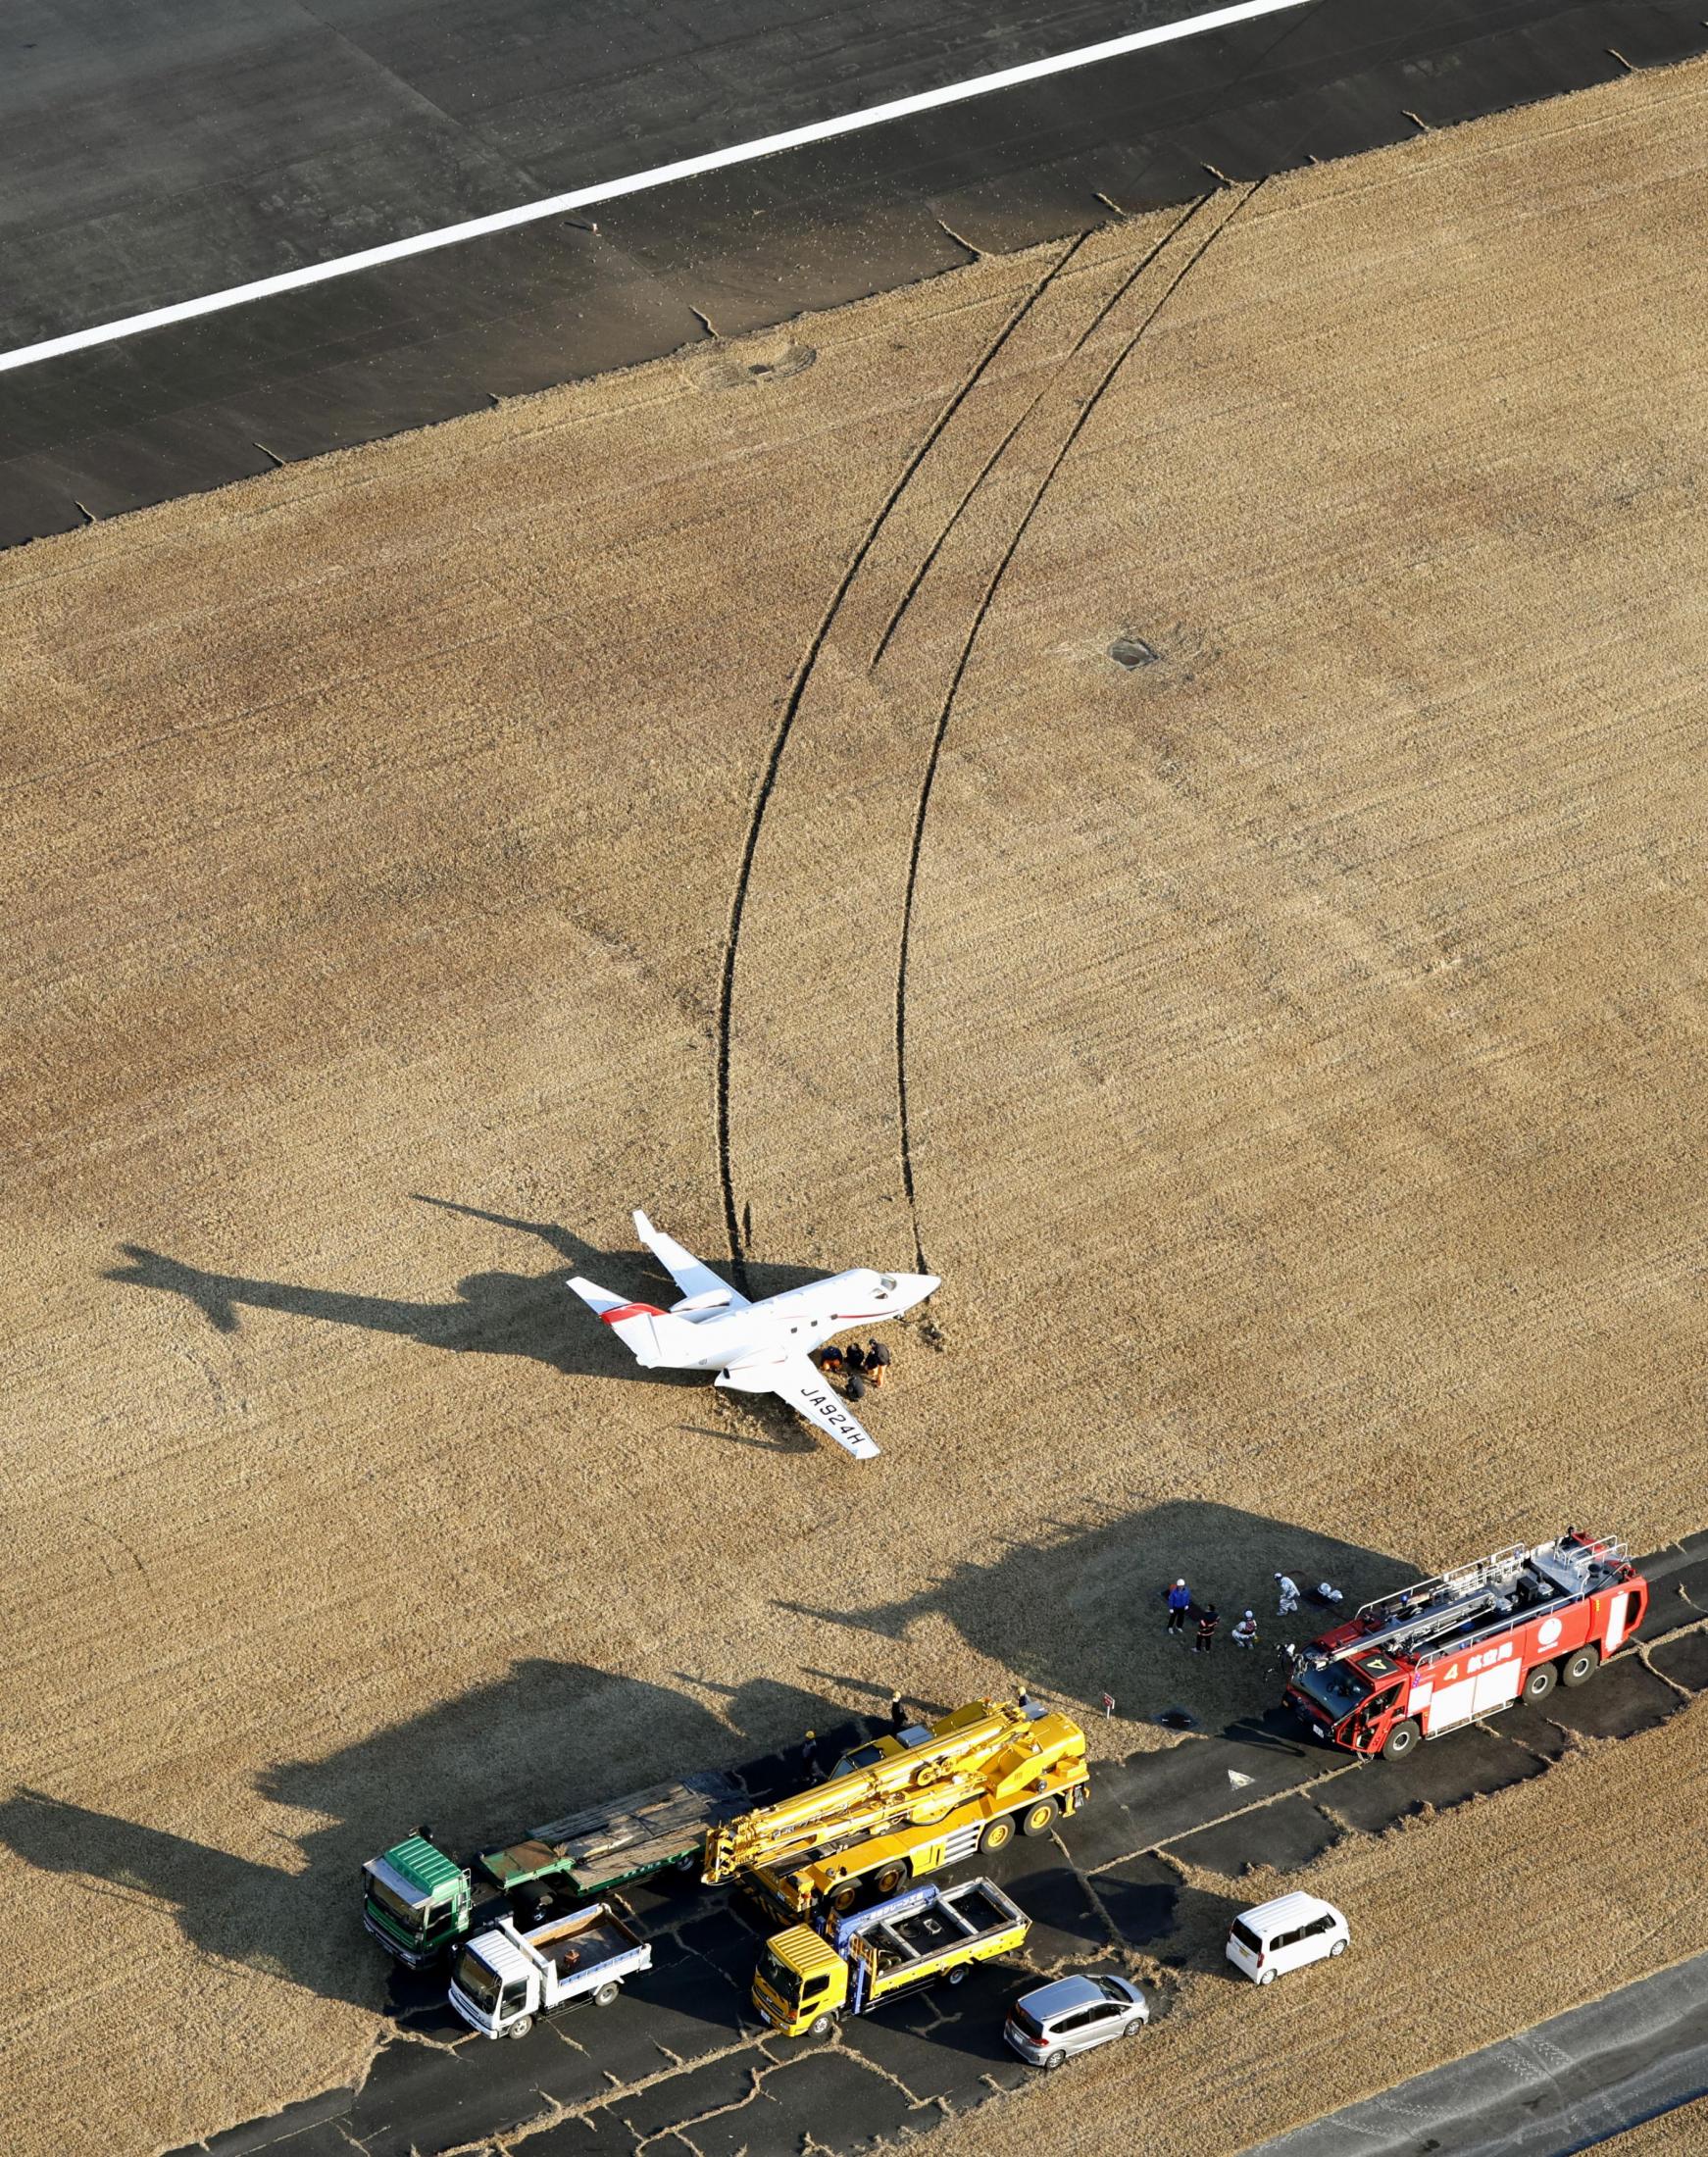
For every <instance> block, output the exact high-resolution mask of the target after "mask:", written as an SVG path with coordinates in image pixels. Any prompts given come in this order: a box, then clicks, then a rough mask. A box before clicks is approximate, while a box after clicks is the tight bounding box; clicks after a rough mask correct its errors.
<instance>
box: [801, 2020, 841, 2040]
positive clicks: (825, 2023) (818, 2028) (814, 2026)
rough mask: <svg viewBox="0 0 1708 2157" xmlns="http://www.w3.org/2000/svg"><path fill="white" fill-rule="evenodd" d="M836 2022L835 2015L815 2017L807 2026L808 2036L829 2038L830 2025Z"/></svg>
mask: <svg viewBox="0 0 1708 2157" xmlns="http://www.w3.org/2000/svg"><path fill="white" fill-rule="evenodd" d="M834 2020H835V2017H834V2016H833V2015H815V2016H814V2017H813V2019H812V2021H811V2022H810V2023H808V2025H807V2035H808V2036H809V2037H828V2036H829V2034H830V2025H831V2023H832V2022H834Z"/></svg>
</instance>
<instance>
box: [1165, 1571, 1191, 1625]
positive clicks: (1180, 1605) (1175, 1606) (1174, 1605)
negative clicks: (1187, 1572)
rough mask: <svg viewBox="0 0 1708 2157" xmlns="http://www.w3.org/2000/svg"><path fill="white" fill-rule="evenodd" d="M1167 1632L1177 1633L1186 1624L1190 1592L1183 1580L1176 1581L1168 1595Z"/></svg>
mask: <svg viewBox="0 0 1708 2157" xmlns="http://www.w3.org/2000/svg"><path fill="white" fill-rule="evenodd" d="M1168 1604H1169V1630H1170V1631H1171V1632H1173V1633H1177V1634H1178V1633H1179V1632H1180V1631H1181V1628H1182V1627H1183V1626H1184V1625H1185V1623H1186V1613H1187V1611H1189V1610H1190V1609H1191V1607H1192V1591H1191V1589H1190V1588H1189V1587H1188V1586H1187V1585H1186V1583H1185V1581H1184V1580H1177V1581H1176V1582H1175V1584H1174V1586H1173V1587H1172V1588H1170V1589H1169V1594H1168Z"/></svg>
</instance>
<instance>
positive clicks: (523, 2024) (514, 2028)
mask: <svg viewBox="0 0 1708 2157" xmlns="http://www.w3.org/2000/svg"><path fill="white" fill-rule="evenodd" d="M532 2028H533V2017H532V2016H531V2015H518V2016H517V2018H516V2020H515V2021H514V2022H513V2023H512V2024H511V2026H510V2028H509V2029H508V2030H507V2031H506V2032H504V2034H505V2035H506V2036H507V2037H526V2036H527V2033H528V2032H529V2031H530V2030H531V2029H532Z"/></svg>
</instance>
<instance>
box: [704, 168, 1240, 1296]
mask: <svg viewBox="0 0 1708 2157" xmlns="http://www.w3.org/2000/svg"><path fill="white" fill-rule="evenodd" d="M1254 191H1255V190H1254V189H1242V190H1239V191H1237V192H1234V191H1232V190H1230V191H1229V192H1228V193H1227V194H1216V195H1211V196H1207V197H1205V198H1202V199H1201V200H1200V201H1198V202H1196V203H1193V204H1191V205H1189V206H1188V207H1187V209H1186V210H1185V211H1184V212H1183V213H1182V212H1175V213H1172V214H1171V215H1170V217H1169V218H1168V220H1167V222H1166V225H1165V226H1163V228H1162V229H1161V231H1160V232H1159V233H1157V235H1156V236H1155V237H1154V239H1153V240H1152V242H1151V244H1150V245H1148V246H1144V247H1141V248H1140V249H1139V250H1138V252H1137V259H1136V261H1135V259H1134V254H1135V249H1134V235H1133V232H1132V228H1131V227H1130V226H1129V227H1127V228H1125V229H1123V230H1115V231H1104V232H1102V233H1099V234H1096V235H1082V236H1081V238H1080V240H1079V241H1077V242H1076V243H1075V244H1074V247H1073V249H1072V251H1071V255H1070V254H1064V255H1063V256H1062V257H1061V258H1059V260H1058V262H1057V263H1056V264H1055V265H1053V266H1052V270H1051V272H1049V273H1046V276H1045V277H1044V278H1043V279H1041V280H1039V282H1038V283H1037V284H1036V285H1035V286H1034V287H1033V289H1032V291H1031V292H1030V293H1029V295H1028V297H1027V300H1026V302H1025V303H1024V304H1023V307H1022V308H1021V309H1020V310H1017V312H1016V314H1015V315H1014V316H1013V317H1011V319H1010V323H1009V325H1008V326H1005V329H1004V331H1003V332H1002V334H1001V337H1000V339H999V340H998V346H996V347H993V348H992V351H991V353H990V354H989V355H987V356H986V357H983V358H981V360H980V365H979V367H978V368H977V369H976V370H975V373H974V375H973V376H969V378H968V381H967V383H966V385H965V386H964V388H963V390H962V391H961V392H959V393H958V394H957V397H956V399H955V400H953V402H952V409H949V410H946V412H945V414H944V415H943V416H942V417H941V418H940V420H939V423H938V424H936V425H935V426H933V428H932V430H931V433H930V434H929V436H928V438H927V440H926V442H925V443H923V444H922V445H921V448H920V449H919V450H918V451H916V452H915V454H914V456H913V457H912V458H911V459H910V460H909V462H908V465H907V467H906V468H905V470H904V472H903V474H902V476H901V477H900V478H899V479H898V480H897V482H896V484H895V486H894V487H893V488H892V489H891V490H890V493H889V495H888V496H887V497H886V499H885V501H884V503H883V505H882V507H881V509H880V511H879V516H878V518H877V519H876V520H875V521H874V523H873V525H872V526H871V527H869V528H868V531H867V533H866V534H865V535H864V536H863V538H862V541H861V543H860V546H859V548H858V549H857V550H856V554H855V557H854V558H853V559H852V560H851V561H850V564H849V566H848V569H847V570H846V571H845V572H844V575H843V577H842V579H841V581H840V582H839V584H838V586H837V589H836V591H835V592H834V594H833V595H832V598H831V602H830V605H829V608H828V609H827V611H826V616H825V619H824V621H823V622H822V624H821V626H820V629H819V631H818V633H817V634H816V635H815V637H814V640H813V642H812V644H811V646H810V647H809V649H808V652H807V655H806V657H805V659H804V660H803V662H802V666H801V668H800V670H799V671H798V673H797V675H796V677H795V681H794V683H793V685H792V686H791V690H790V693H789V697H788V700H787V702H786V704H785V708H784V714H783V724H782V725H781V726H780V727H779V734H778V737H777V739H776V740H775V741H774V744H773V751H772V756H771V759H770V761H769V763H768V765H767V768H766V772H765V775H764V779H763V783H762V787H761V793H760V797H759V799H758V800H757V801H756V805H755V814H754V819H753V823H752V827H751V829H750V833H749V846H748V849H747V851H746V853H745V855H744V858H743V863H742V870H741V875H740V878H739V881H738V888H737V897H736V904H735V906H734V907H733V908H732V912H731V932H730V936H729V941H728V947H727V952H726V967H725V978H724V1001H723V1008H722V1011H721V1024H720V1033H719V1130H718V1138H719V1161H720V1171H721V1176H722V1179H723V1184H724V1195H725V1208H726V1217H727V1225H728V1231H729V1237H730V1245H731V1252H732V1255H734V1256H735V1257H736V1258H737V1260H739V1259H740V1258H742V1257H745V1255H746V1254H747V1252H748V1251H749V1250H750V1249H751V1248H752V1247H753V1246H754V1244H755V1242H756V1241H758V1240H761V1239H763V1241H764V1243H765V1245H766V1247H767V1249H768V1250H770V1251H772V1252H774V1253H775V1254H776V1255H779V1256H781V1255H785V1254H786V1255H787V1256H789V1257H791V1258H796V1259H801V1260H806V1261H811V1260H815V1259H822V1260H825V1261H827V1262H830V1261H835V1262H840V1261H841V1260H843V1259H845V1257H846V1255H847V1248H852V1247H853V1244H854V1241H855V1239H856V1238H858V1240H859V1244H860V1248H861V1250H862V1251H863V1252H864V1253H866V1254H868V1255H870V1256H871V1257H872V1258H873V1259H874V1260H875V1261H879V1262H881V1260H882V1258H883V1256H884V1254H886V1253H890V1254H893V1253H895V1250H896V1245H897V1243H898V1241H900V1240H901V1238H902V1237H904V1236H905V1237H906V1238H907V1239H908V1240H909V1241H911V1243H912V1245H913V1248H914V1253H915V1257H916V1259H919V1260H921V1262H922V1263H923V1248H924V1239H923V1234H922V1232H921V1228H920V1223H919V1218H918V1205H917V1191H916V1183H915V1174H914V1170H915V1135H914V1131H913V1129H912V1127H911V1125H910V1123H909V1121H908V1104H907V1099H906V1078H905V1054H906V1035H907V1017H906V990H907V964H908V945H909V938H910V935H911V927H912V922H913V918H914V912H915V901H916V897H917V892H918V885H919V876H920V862H921V856H922V849H923V843H924V831H925V824H926V817H927V814H928V810H929V798H930V792H931V786H932V782H933V780H934V778H935V774H936V769H937V764H938V760H939V759H940V756H941V753H942V746H943V738H944V735H945V733H946V731H947V727H948V721H949V718H950V716H951V715H952V713H953V710H954V708H955V704H956V700H957V698H958V696H959V693H960V690H961V687H962V683H963V681H964V680H965V677H966V675H967V672H968V669H969V666H970V665H971V662H972V659H973V657H974V654H975V651H976V649H977V648H978V646H979V643H980V636H981V633H982V631H983V628H984V627H985V624H986V622H987V621H988V618H989V615H990V612H991V609H992V607H993V605H994V602H995V600H996V597H997V595H998V593H999V591H1000V589H1001V586H1002V582H1003V578H1004V577H1005V576H1006V574H1007V571H1008V568H1009V565H1010V564H1011V563H1012V561H1013V559H1014V556H1015V553H1016V551H1017V549H1018V548H1019V547H1020V545H1021V544H1022V542H1023V540H1024V539H1025V537H1026V534H1027V531H1028V530H1029V528H1030V526H1031V524H1032V522H1033V520H1034V518H1035V516H1036V514H1037V511H1038V508H1039V506H1040V505H1041V503H1042V501H1043V499H1044V496H1045V494H1046V493H1047V491H1048V489H1049V486H1050V484H1051V482H1052V481H1053V479H1054V478H1055V477H1056V475H1057V473H1058V472H1059V471H1060V470H1061V468H1062V465H1063V464H1064V462H1065V461H1066V459H1067V457H1068V456H1069V455H1070V454H1071V452H1072V450H1073V448H1074V445H1075V443H1076V442H1077V441H1078V440H1079V438H1080V435H1081V433H1082V432H1083V430H1084V427H1085V425H1086V423H1087V421H1088V420H1089V418H1090V415H1091V413H1092V412H1093V411H1095V410H1096V409H1097V406H1098V403H1099V401H1100V400H1101V398H1102V397H1103V395H1104V393H1105V392H1106V390H1107V389H1108V388H1109V386H1110V384H1111V383H1112V382H1113V381H1114V379H1115V377H1116V376H1117V375H1118V374H1119V373H1120V371H1121V368H1122V367H1123V366H1124V364H1125V363H1126V362H1127V361H1128V360H1129V359H1130V357H1131V355H1132V353H1133V351H1134V350H1135V348H1136V347H1137V345H1138V343H1139V341H1140V339H1141V338H1142V337H1143V336H1144V334H1145V332H1146V331H1147V330H1148V329H1149V328H1150V326H1152V324H1154V323H1155V321H1156V320H1157V318H1158V316H1159V315H1160V314H1161V312H1162V310H1163V308H1164V307H1165V306H1166V305H1167V304H1168V302H1169V300H1170V299H1171V298H1172V297H1173V295H1174V294H1175V292H1177V291H1178V290H1179V288H1180V286H1181V284H1182V283H1183V282H1184V280H1185V279H1186V277H1187V276H1189V275H1190V273H1191V271H1192V269H1193V268H1194V267H1195V265H1196V264H1197V263H1198V262H1199V261H1200V260H1201V259H1202V257H1203V255H1204V253H1205V252H1206V251H1207V249H1208V247H1209V246H1210V244H1211V243H1212V242H1213V241H1214V239H1215V238H1216V236H1217V235H1218V234H1219V233H1220V232H1222V231H1223V230H1225V229H1226V227H1227V226H1228V224H1229V222H1230V221H1231V218H1232V217H1233V216H1235V215H1236V214H1237V213H1238V212H1239V210H1240V209H1242V208H1243V206H1244V205H1245V203H1246V202H1248V201H1249V200H1250V197H1251V194H1252V193H1253V192H1254ZM998 349H1003V350H1005V352H1006V363H1005V364H1004V365H1003V366H1002V367H1001V368H992V366H991V365H990V360H991V359H992V358H994V356H995V353H996V351H997V350H998ZM975 388H977V389H978V390H979V394H978V395H977V396H975V395H973V394H971V392H972V391H973V390H974V389H975ZM875 946H876V947H877V949H875V948H874V947H875ZM737 1102H739V1104H740V1113H739V1114H738V1115H737V1114H736V1113H735V1108H734V1104H736V1103H737ZM791 1149H792V1150H791ZM828 1181H833V1182H834V1183H835V1186H836V1194H837V1196H836V1209H835V1211H836V1218H837V1223H838V1231H839V1233H841V1234H846V1235H848V1237H849V1244H848V1246H847V1248H838V1249H836V1250H831V1249H829V1248H826V1247H823V1246H821V1245H819V1244H817V1243H816V1242H815V1240H814V1238H815V1234H816V1233H817V1231H818V1229H820V1227H821V1225H822V1224H823V1223H824V1222H825V1220H826V1219H827V1215H826V1209H825V1204H824V1200H825V1186H826V1184H827V1182H828ZM756 1194H757V1195H759V1196H760V1197H761V1198H762V1201H763V1209H764V1210H763V1214H762V1218H761V1221H760V1224H759V1232H758V1235H757V1236H756V1235H755V1232H754V1227H753V1219H752V1215H753V1207H754V1200H755V1195H756ZM901 1210H905V1212H906V1215H907V1221H906V1225H905V1227H904V1226H903V1224H902V1222H901V1221H900V1220H898V1218H897V1214H898V1211H901ZM850 1216H852V1219H850V1218H849V1217H850ZM892 1262H899V1257H898V1256H897V1258H896V1259H895V1260H892Z"/></svg>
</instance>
